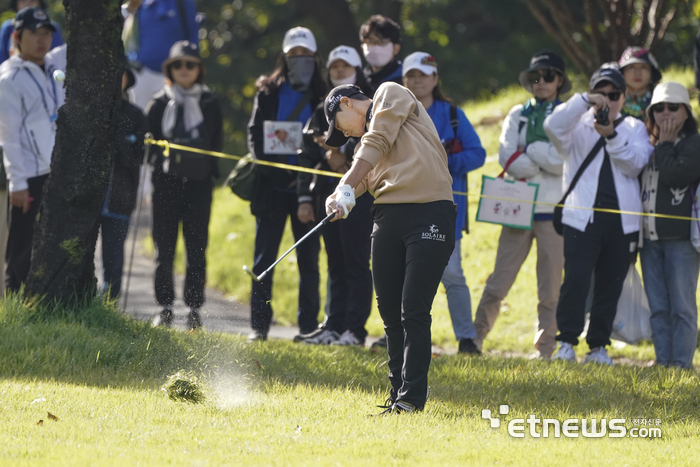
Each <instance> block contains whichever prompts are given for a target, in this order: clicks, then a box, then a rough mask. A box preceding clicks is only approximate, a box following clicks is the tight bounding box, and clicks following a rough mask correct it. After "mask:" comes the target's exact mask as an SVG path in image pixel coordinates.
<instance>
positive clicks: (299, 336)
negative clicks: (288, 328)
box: [294, 327, 323, 342]
mask: <svg viewBox="0 0 700 467" xmlns="http://www.w3.org/2000/svg"><path fill="white" fill-rule="evenodd" d="M322 332H323V328H322V327H319V328H317V329H314V330H313V331H311V332H309V333H307V334H302V333H299V334H297V335H296V336H294V342H304V341H305V340H306V339H310V338H312V337H316V336H318V335H319V334H321V333H322Z"/></svg>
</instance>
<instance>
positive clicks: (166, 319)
mask: <svg viewBox="0 0 700 467" xmlns="http://www.w3.org/2000/svg"><path fill="white" fill-rule="evenodd" d="M172 325H173V308H172V307H170V306H166V307H164V308H163V309H162V310H160V313H158V314H157V315H156V316H155V318H153V326H154V327H156V326H163V327H166V328H169V327H170V326H172Z"/></svg>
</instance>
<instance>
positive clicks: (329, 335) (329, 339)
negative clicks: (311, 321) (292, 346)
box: [302, 329, 340, 345]
mask: <svg viewBox="0 0 700 467" xmlns="http://www.w3.org/2000/svg"><path fill="white" fill-rule="evenodd" d="M339 338H340V335H339V334H338V333H337V332H335V331H330V330H328V329H324V330H323V331H321V332H320V333H319V334H318V335H317V336H315V337H311V338H309V339H306V340H304V341H302V342H304V344H313V345H330V344H332V343H333V342H335V341H337V340H338V339H339Z"/></svg>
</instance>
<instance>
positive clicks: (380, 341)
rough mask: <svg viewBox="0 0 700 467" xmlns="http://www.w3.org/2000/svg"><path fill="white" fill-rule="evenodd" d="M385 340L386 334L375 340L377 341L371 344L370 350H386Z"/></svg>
mask: <svg viewBox="0 0 700 467" xmlns="http://www.w3.org/2000/svg"><path fill="white" fill-rule="evenodd" d="M386 339H387V337H386V334H384V335H383V336H382V337H380V338H379V339H377V340H376V341H375V342H374V343H373V344H372V347H371V348H372V349H375V348H382V349H386Z"/></svg>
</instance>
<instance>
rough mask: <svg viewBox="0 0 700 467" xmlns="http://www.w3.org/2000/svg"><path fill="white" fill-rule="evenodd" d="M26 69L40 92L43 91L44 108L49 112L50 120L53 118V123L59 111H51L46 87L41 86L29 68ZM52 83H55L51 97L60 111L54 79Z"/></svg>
mask: <svg viewBox="0 0 700 467" xmlns="http://www.w3.org/2000/svg"><path fill="white" fill-rule="evenodd" d="M25 71H26V72H27V73H29V76H31V77H32V81H34V84H36V87H37V88H39V92H40V93H41V100H42V101H43V102H44V109H46V113H47V114H48V116H49V120H51V123H54V122H55V121H56V119H57V118H58V112H54V113H51V112H49V105H48V102H47V101H46V94H44V88H42V87H41V85H40V84H39V81H37V79H36V78H35V77H34V74H33V73H32V72H31V71H29V68H25ZM51 84H53V96H51V97H52V98H53V103H54V108H55V109H56V110H57V111H58V97H57V94H56V83H55V82H53V81H52V82H51Z"/></svg>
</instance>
